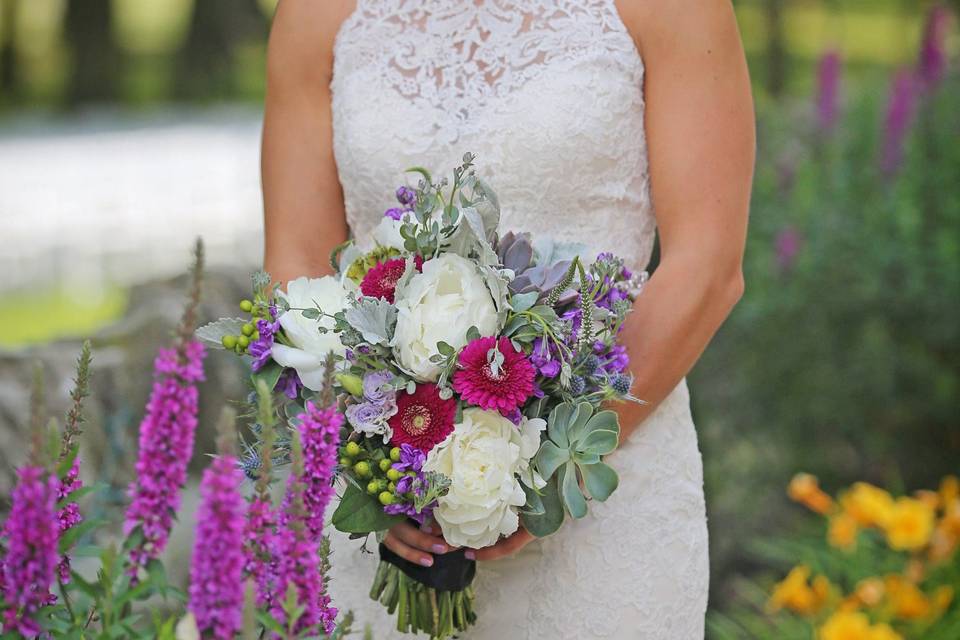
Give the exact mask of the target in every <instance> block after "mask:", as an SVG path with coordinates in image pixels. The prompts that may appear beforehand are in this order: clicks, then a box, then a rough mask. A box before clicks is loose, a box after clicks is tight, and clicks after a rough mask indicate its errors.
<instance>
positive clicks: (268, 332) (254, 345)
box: [247, 310, 280, 371]
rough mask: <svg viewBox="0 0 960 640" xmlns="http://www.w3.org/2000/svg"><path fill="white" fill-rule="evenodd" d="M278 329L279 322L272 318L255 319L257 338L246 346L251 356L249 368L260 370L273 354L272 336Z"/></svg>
mask: <svg viewBox="0 0 960 640" xmlns="http://www.w3.org/2000/svg"><path fill="white" fill-rule="evenodd" d="M271 313H272V310H271ZM279 330H280V322H279V321H277V320H274V321H272V322H268V321H267V320H264V319H263V318H261V319H260V320H257V333H258V334H259V335H260V337H259V338H257V339H256V340H254V341H253V342H251V343H250V346H249V347H247V353H249V354H250V355H251V356H252V357H253V362H252V363H251V365H250V368H251V369H253V370H254V371H260V369H262V368H263V367H264V366H265V365H266V364H267V363H268V362H270V358H271V357H272V356H273V336H274V335H276V333H277V331H279Z"/></svg>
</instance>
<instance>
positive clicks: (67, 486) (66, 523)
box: [57, 458, 83, 584]
mask: <svg viewBox="0 0 960 640" xmlns="http://www.w3.org/2000/svg"><path fill="white" fill-rule="evenodd" d="M82 486H83V482H82V481H81V480H80V460H79V459H78V458H74V460H73V465H72V466H71V467H70V470H69V471H67V475H66V476H64V477H63V479H61V480H60V481H59V482H58V483H57V503H58V504H59V503H60V502H61V501H62V500H63V499H64V498H66V497H68V496H69V495H70V494H72V493H73V492H75V491H77V490H79V489H80V488H81V487H82ZM57 521H58V523H59V529H60V536H61V537H62V536H63V534H64V533H66V532H67V531H68V530H69V529H71V528H73V527H75V526H77V525H78V524H80V523H81V522H83V516H82V515H80V505H78V504H77V503H76V502H68V503H67V504H65V505H63V508H62V509H60V511H58V512H57ZM57 573H58V575H59V579H60V582H62V583H64V584H66V583H68V582H70V556H68V555H67V554H66V553H64V554H63V555H61V556H60V563H59V564H58V565H57Z"/></svg>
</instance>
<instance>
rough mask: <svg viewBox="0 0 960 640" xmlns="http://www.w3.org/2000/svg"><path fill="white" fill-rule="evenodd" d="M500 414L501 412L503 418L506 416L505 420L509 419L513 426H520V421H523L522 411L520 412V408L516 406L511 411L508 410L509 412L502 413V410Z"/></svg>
mask: <svg viewBox="0 0 960 640" xmlns="http://www.w3.org/2000/svg"><path fill="white" fill-rule="evenodd" d="M500 414H501V415H502V416H503V417H504V418H506V419H507V420H509V421H510V422H512V423H513V424H514V426H517V427H519V426H520V423H521V422H523V413H521V412H520V409H519V408H516V409H514V410H513V411H509V412H507V413H503V412H502V411H501V412H500Z"/></svg>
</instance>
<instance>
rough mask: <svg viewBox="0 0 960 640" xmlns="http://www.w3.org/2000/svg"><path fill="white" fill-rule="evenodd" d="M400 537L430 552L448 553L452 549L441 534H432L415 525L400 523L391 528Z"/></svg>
mask: <svg viewBox="0 0 960 640" xmlns="http://www.w3.org/2000/svg"><path fill="white" fill-rule="evenodd" d="M390 533H393V534H395V535H396V536H397V538H399V539H400V541H401V542H403V543H404V544H406V545H407V546H409V547H413V548H414V549H420V550H421V551H427V552H429V553H446V552H447V551H450V546H449V545H448V544H447V543H446V542H444V541H443V538H441V537H439V536H434V535H430V534H429V533H426V532H424V531H421V530H420V529H417V528H416V527H414V526H413V525H410V524H407V523H406V522H404V523H403V524H399V525H397V526H395V527H393V528H391V529H390Z"/></svg>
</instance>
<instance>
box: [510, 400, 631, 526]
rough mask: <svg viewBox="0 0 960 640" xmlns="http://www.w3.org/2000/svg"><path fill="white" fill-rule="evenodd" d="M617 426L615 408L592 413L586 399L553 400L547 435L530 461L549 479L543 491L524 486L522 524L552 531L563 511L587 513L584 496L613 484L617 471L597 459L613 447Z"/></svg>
mask: <svg viewBox="0 0 960 640" xmlns="http://www.w3.org/2000/svg"><path fill="white" fill-rule="evenodd" d="M619 439H620V425H619V423H618V422H617V414H615V413H614V412H613V411H600V412H598V413H594V409H593V406H591V405H590V403H588V402H581V403H579V404H577V405H574V404H573V403H570V402H564V403H561V404H559V405H557V406H556V407H555V408H554V410H553V411H551V412H550V416H549V418H548V419H547V439H546V440H544V441H543V443H542V444H541V445H540V450H539V451H537V455H536V456H535V457H534V460H533V464H534V467H535V468H536V470H537V472H539V473H540V475H541V476H542V477H543V478H544V479H545V480H546V481H547V486H546V487H544V489H543V491H542V492H540V493H537V492H535V491H533V490H532V489H528V490H527V498H528V506H529V508H528V510H527V511H526V512H525V513H524V514H523V517H524V526H526V527H527V529H528V530H529V531H530V532H531V533H533V534H534V535H536V536H545V535H549V534H551V533H553V532H554V531H556V530H557V529H558V528H559V527H560V525H561V524H562V523H563V512H564V510H566V512H567V513H569V514H570V515H571V516H573V517H574V518H582V517H584V516H585V515H587V497H586V496H585V495H584V491H583V490H582V489H581V488H580V481H581V480H582V481H583V487H584V489H586V493H587V494H589V496H590V497H591V498H593V499H594V500H598V501H600V502H603V501H605V500H606V499H607V498H609V497H610V494H612V493H613V492H614V490H615V489H616V488H617V484H618V478H617V472H616V471H614V470H613V468H612V467H610V465H608V464H606V463H605V462H603V461H602V460H601V457H602V456H605V455H607V454H608V453H611V452H612V451H613V450H614V449H616V448H617V443H618V442H619Z"/></svg>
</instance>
